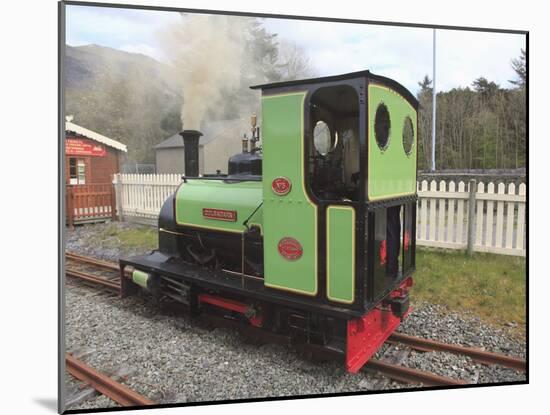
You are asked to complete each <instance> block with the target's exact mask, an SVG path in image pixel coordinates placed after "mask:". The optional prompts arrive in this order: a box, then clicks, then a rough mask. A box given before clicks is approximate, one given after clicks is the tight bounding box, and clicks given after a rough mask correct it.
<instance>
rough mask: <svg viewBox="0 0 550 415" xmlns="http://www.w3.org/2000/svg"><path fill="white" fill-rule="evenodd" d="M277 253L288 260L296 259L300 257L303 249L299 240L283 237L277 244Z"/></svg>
mask: <svg viewBox="0 0 550 415" xmlns="http://www.w3.org/2000/svg"><path fill="white" fill-rule="evenodd" d="M277 249H278V250H279V254H281V256H282V257H283V258H285V259H288V260H289V261H296V260H297V259H300V258H301V257H302V254H303V253H304V250H303V248H302V245H300V242H298V241H297V240H296V239H294V238H283V239H281V240H280V241H279V245H278V246H277Z"/></svg>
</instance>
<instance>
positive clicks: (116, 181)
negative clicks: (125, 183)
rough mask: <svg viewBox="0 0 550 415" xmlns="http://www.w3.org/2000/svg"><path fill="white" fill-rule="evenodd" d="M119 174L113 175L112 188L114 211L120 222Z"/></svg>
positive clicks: (120, 194)
mask: <svg viewBox="0 0 550 415" xmlns="http://www.w3.org/2000/svg"><path fill="white" fill-rule="evenodd" d="M120 180H121V179H120V173H116V174H114V175H113V186H114V187H115V209H116V211H115V212H116V213H113V215H114V214H116V217H117V220H118V221H120V222H122V190H121V188H122V184H121V183H120Z"/></svg>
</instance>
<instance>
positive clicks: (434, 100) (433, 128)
mask: <svg viewBox="0 0 550 415" xmlns="http://www.w3.org/2000/svg"><path fill="white" fill-rule="evenodd" d="M432 79H433V84H432V86H433V88H432V93H433V99H432V103H433V105H432V171H435V108H436V92H435V29H433V74H432Z"/></svg>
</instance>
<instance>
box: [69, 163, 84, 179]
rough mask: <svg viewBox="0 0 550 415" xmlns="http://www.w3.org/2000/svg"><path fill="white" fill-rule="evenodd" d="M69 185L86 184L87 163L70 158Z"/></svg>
mask: <svg viewBox="0 0 550 415" xmlns="http://www.w3.org/2000/svg"><path fill="white" fill-rule="evenodd" d="M69 184H86V163H85V161H84V159H77V158H74V157H71V158H69Z"/></svg>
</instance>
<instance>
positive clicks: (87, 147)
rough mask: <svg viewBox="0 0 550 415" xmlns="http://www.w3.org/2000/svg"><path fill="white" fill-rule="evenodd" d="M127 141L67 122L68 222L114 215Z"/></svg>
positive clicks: (96, 219) (106, 217)
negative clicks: (117, 176) (116, 176)
mask: <svg viewBox="0 0 550 415" xmlns="http://www.w3.org/2000/svg"><path fill="white" fill-rule="evenodd" d="M127 151H128V150H127V148H126V145H125V144H122V143H120V142H118V141H116V140H113V139H112V138H109V137H105V136H104V135H101V134H99V133H96V132H95V131H92V130H88V129H87V128H84V127H81V126H79V125H77V124H75V123H73V122H72V117H70V116H69V117H67V120H66V122H65V183H66V185H67V222H68V223H69V225H72V224H74V223H82V222H94V221H98V220H106V219H109V218H112V217H114V215H115V208H114V204H115V201H114V200H115V199H114V189H113V185H112V182H113V175H114V174H116V173H118V172H119V171H120V166H121V164H122V159H123V157H124V153H127Z"/></svg>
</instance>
